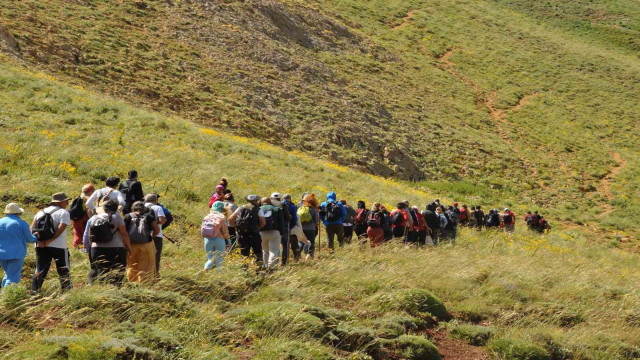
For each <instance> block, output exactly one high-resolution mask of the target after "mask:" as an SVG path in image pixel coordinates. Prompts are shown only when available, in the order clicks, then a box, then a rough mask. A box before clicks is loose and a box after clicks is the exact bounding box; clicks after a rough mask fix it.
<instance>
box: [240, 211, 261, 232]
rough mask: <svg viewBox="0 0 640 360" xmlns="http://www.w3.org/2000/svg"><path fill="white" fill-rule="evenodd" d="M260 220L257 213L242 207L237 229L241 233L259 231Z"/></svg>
mask: <svg viewBox="0 0 640 360" xmlns="http://www.w3.org/2000/svg"><path fill="white" fill-rule="evenodd" d="M259 225H260V220H259V219H258V214H257V211H254V210H253V209H252V208H249V207H242V208H241V209H240V210H239V212H238V216H237V217H236V229H237V230H238V231H239V232H241V233H250V232H255V231H256V230H258V228H259Z"/></svg>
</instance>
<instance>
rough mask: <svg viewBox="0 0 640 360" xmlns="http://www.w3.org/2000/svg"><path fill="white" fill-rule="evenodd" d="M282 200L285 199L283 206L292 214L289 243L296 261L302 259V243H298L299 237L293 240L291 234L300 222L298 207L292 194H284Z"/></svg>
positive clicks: (283, 260)
mask: <svg viewBox="0 0 640 360" xmlns="http://www.w3.org/2000/svg"><path fill="white" fill-rule="evenodd" d="M282 200H283V201H282V206H286V207H287V208H288V209H289V214H291V221H289V231H288V236H289V244H290V245H291V252H292V253H293V259H294V260H295V261H298V260H300V254H301V253H302V249H301V248H300V244H298V239H295V240H293V239H292V237H294V236H293V235H291V229H293V228H294V227H296V225H297V224H298V207H297V206H295V205H294V204H293V203H292V202H291V195H289V194H284V196H283V197H282ZM283 246H285V245H283ZM287 255H289V254H288V252H287ZM282 264H283V265H286V264H287V260H286V259H284V258H283V259H282Z"/></svg>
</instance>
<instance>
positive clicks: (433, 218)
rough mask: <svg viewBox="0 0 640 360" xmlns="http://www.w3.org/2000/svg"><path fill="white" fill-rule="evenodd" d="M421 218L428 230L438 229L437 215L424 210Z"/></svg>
mask: <svg viewBox="0 0 640 360" xmlns="http://www.w3.org/2000/svg"><path fill="white" fill-rule="evenodd" d="M422 216H423V217H424V221H425V222H426V223H427V226H428V227H429V228H430V229H437V228H439V227H440V219H439V218H438V215H436V213H434V212H433V211H431V210H426V211H423V212H422Z"/></svg>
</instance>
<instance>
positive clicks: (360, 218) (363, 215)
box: [353, 209, 367, 226]
mask: <svg viewBox="0 0 640 360" xmlns="http://www.w3.org/2000/svg"><path fill="white" fill-rule="evenodd" d="M353 221H354V223H355V224H356V225H360V226H362V225H367V209H358V210H356V217H355V218H354V219H353Z"/></svg>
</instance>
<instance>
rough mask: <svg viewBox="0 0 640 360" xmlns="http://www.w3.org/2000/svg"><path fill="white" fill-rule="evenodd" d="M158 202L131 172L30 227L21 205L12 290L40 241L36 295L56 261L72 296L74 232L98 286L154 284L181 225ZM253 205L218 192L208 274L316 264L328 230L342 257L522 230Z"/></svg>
mask: <svg viewBox="0 0 640 360" xmlns="http://www.w3.org/2000/svg"><path fill="white" fill-rule="evenodd" d="M158 199H159V195H157V194H153V193H150V194H147V195H144V192H143V190H142V184H141V183H140V181H138V174H137V172H136V171H135V170H131V171H130V172H129V174H128V178H127V180H126V181H124V182H122V183H121V182H120V179H119V178H118V177H109V178H108V179H107V180H106V181H105V187H104V188H101V189H98V190H96V189H95V186H94V185H93V184H87V185H85V186H84V187H83V188H82V191H81V194H80V196H78V197H77V198H75V199H71V198H69V197H67V195H66V194H65V193H56V194H53V195H52V197H51V202H50V203H49V204H48V206H47V207H45V208H44V209H42V210H40V211H39V212H38V213H37V214H36V215H35V216H34V219H33V221H32V223H31V225H30V226H29V224H28V223H27V222H26V221H24V220H22V219H21V218H20V216H21V215H22V213H24V210H23V209H22V208H21V207H20V206H19V205H18V204H16V203H10V204H8V205H7V206H6V208H5V215H6V216H5V217H4V218H2V219H0V265H1V267H2V269H3V270H4V272H5V275H4V278H3V279H2V287H3V288H4V287H6V286H7V285H9V284H12V283H18V282H20V278H21V272H22V268H23V264H24V259H25V257H26V255H27V244H28V243H35V244H36V245H35V255H36V269H35V273H34V274H33V277H32V282H31V292H32V294H36V293H38V292H39V290H40V289H41V288H42V286H43V283H44V281H45V279H46V277H47V274H48V272H49V269H50V267H51V263H52V262H55V265H56V270H57V272H58V276H59V279H60V285H61V288H62V290H63V291H66V290H69V289H71V288H72V283H71V276H70V271H69V269H70V264H69V250H68V247H67V228H68V227H69V226H71V225H72V227H73V235H74V237H73V238H74V240H73V247H74V248H75V249H77V250H78V251H81V252H86V253H87V255H88V258H89V262H90V270H89V273H88V275H87V277H88V284H92V283H93V282H95V281H96V280H97V279H100V280H101V281H105V282H108V283H110V284H113V285H116V286H120V285H122V283H123V281H124V277H125V275H126V277H127V279H128V281H129V282H141V283H148V282H152V281H153V280H154V279H155V278H157V277H158V276H159V272H160V260H161V255H162V247H163V241H164V239H165V238H166V239H168V240H170V239H169V238H168V237H167V236H166V235H165V234H163V230H164V229H166V227H167V226H169V225H170V224H171V222H172V221H173V216H172V215H171V212H170V211H169V210H168V209H167V208H166V207H164V206H163V205H162V204H161V203H159V202H158ZM245 199H246V204H244V205H242V206H238V205H236V204H235V198H234V195H233V192H232V191H231V190H230V189H229V188H228V182H227V180H226V179H225V178H222V179H221V181H220V183H219V185H217V186H216V189H215V192H214V193H213V195H212V196H211V198H210V200H209V208H210V210H209V213H208V214H207V215H206V216H205V217H204V219H203V220H202V223H201V228H200V231H201V236H202V237H203V239H204V249H205V252H206V255H207V261H206V263H205V264H204V270H205V271H208V270H211V269H213V268H214V267H216V268H220V267H221V266H222V264H223V261H224V257H225V256H226V255H227V254H228V253H229V252H231V251H233V249H235V248H236V247H238V248H239V249H240V254H241V255H242V256H244V257H246V258H247V259H248V260H249V261H248V262H247V266H248V263H249V262H251V263H254V264H257V265H258V269H260V270H266V271H267V272H271V271H273V270H275V269H276V268H277V266H286V265H287V262H288V259H289V257H290V253H291V254H292V255H293V256H292V257H293V260H294V261H299V260H301V258H302V254H303V253H304V254H305V260H306V259H313V258H314V256H315V251H316V239H317V238H319V235H320V231H321V230H322V228H324V229H325V231H326V237H327V243H328V248H329V251H331V252H333V251H334V248H335V240H337V242H338V246H339V247H342V246H344V244H345V243H351V241H352V239H353V238H354V235H355V237H356V238H357V239H358V241H359V242H361V243H363V244H365V243H366V242H367V241H368V242H369V244H370V246H371V247H374V248H375V247H378V246H380V245H381V244H382V243H384V242H386V241H390V240H392V239H400V240H401V241H403V242H404V243H405V244H408V245H411V244H415V245H418V246H420V245H431V246H435V245H438V244H439V243H441V242H452V243H455V239H456V236H457V232H458V227H459V226H468V227H472V228H476V229H477V230H481V229H482V228H486V229H504V231H506V232H513V231H514V229H515V223H516V216H515V214H514V213H513V212H512V211H510V210H509V209H504V211H503V212H500V211H499V210H497V209H496V210H490V211H489V213H488V214H486V215H485V213H484V211H483V210H482V208H481V206H474V207H471V209H468V208H467V205H462V207H458V203H453V205H451V206H445V205H443V204H441V203H440V200H438V199H436V200H434V201H433V202H431V203H430V204H429V205H427V206H426V209H425V210H424V211H422V212H421V211H420V210H419V209H418V207H417V206H413V207H412V206H410V205H409V201H406V200H405V201H403V202H399V203H398V204H397V205H396V208H395V209H392V210H391V211H389V210H387V209H386V208H385V206H384V205H382V204H381V203H379V202H376V203H374V204H373V206H372V207H371V208H367V206H366V204H365V202H364V201H358V202H357V207H356V208H355V209H354V208H353V207H352V206H351V205H349V204H347V201H346V200H338V198H337V195H336V193H335V192H329V193H328V194H327V196H326V200H325V201H324V202H322V203H320V202H319V200H318V199H317V198H316V196H315V194H313V193H305V194H303V196H302V198H301V200H300V201H298V202H297V204H294V202H293V201H292V197H291V195H290V194H284V195H281V194H280V193H277V192H274V193H272V194H271V196H269V197H262V198H260V197H259V196H257V195H249V196H247V197H246V198H245ZM69 205H70V206H69ZM67 208H69V209H68V210H67ZM525 220H526V222H527V225H528V226H529V228H530V229H532V230H536V231H541V232H544V231H546V230H548V229H549V228H550V227H549V225H548V223H547V222H546V220H544V219H543V217H542V216H540V215H539V214H538V212H537V211H536V212H535V214H531V212H528V213H527V216H526V218H525ZM320 223H322V225H323V226H321V225H320Z"/></svg>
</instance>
